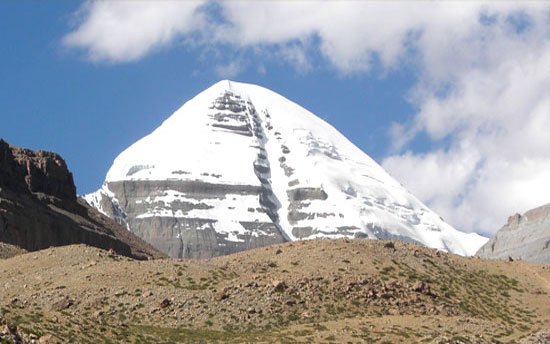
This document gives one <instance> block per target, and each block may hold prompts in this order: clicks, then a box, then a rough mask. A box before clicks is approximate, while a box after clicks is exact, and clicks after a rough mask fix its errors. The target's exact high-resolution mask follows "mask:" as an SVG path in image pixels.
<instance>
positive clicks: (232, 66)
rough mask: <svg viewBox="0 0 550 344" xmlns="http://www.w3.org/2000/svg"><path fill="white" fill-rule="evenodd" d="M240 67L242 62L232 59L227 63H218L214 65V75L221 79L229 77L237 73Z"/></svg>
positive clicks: (240, 69)
mask: <svg viewBox="0 0 550 344" xmlns="http://www.w3.org/2000/svg"><path fill="white" fill-rule="evenodd" d="M242 69H243V66H242V62H241V61H238V60H233V61H231V62H229V63H227V64H219V65H216V66H215V67H214V71H215V72H216V75H217V76H218V77H219V78H221V79H230V78H232V77H234V76H236V75H238V74H239V73H240V72H241V71H242Z"/></svg>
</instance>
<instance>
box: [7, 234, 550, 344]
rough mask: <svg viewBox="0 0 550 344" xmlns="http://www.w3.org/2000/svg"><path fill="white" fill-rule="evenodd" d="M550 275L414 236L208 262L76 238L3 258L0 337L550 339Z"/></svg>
mask: <svg viewBox="0 0 550 344" xmlns="http://www.w3.org/2000/svg"><path fill="white" fill-rule="evenodd" d="M548 281H550V268H549V267H548V266H544V265H535V264H529V263H526V262H504V261H488V260H482V259H479V258H463V257H459V256H455V255H451V254H445V253H441V252H437V251H434V250H431V249H427V248H422V247H418V246H415V245H412V244H405V243H401V242H383V241H370V240H338V241H305V242H294V243H286V244H281V245H276V246H272V247H268V248H260V249H255V250H251V251H246V252H241V253H238V254H234V255H231V256H225V257H219V258H215V259H211V260H202V261H198V260H154V261H135V260H132V259H129V258H125V257H121V256H118V255H114V254H112V253H109V252H106V251H102V250H99V249H96V248H91V247H87V246H83V245H78V246H67V247H59V248H52V249H47V250H44V251H39V252H31V253H27V254H24V255H19V256H16V257H13V258H10V259H6V260H0V289H1V290H2V293H0V318H1V319H3V320H1V319H0V338H4V339H6V338H14V336H16V335H17V336H19V337H20V338H21V340H22V341H23V342H24V341H30V340H31V339H32V338H34V339H35V341H37V342H38V340H39V339H40V338H43V341H46V339H47V340H48V341H46V342H55V341H56V340H59V342H78V343H97V342H105V343H107V342H111V343H197V342H199V343H200V342H207V343H210V342H230V343H240V342H248V343H256V342H258V343H261V342H263V343H271V342H277V343H296V342H302V343H310V342H323V343H331V342H333V343H342V342H343V343H365V342H367V343H368V342H371V343H382V342H386V343H513V342H525V343H537V342H541V343H544V341H545V340H546V339H545V338H547V335H548V333H547V332H545V331H547V330H548V329H549V328H550V311H549V310H550V297H549V293H550V290H549V289H548V285H547V282H548ZM2 321H3V324H4V325H2ZM2 326H3V327H2ZM2 333H3V334H2ZM2 336H4V337H2ZM10 336H11V337H10ZM46 336H47V337H46ZM541 338H542V339H541ZM6 340H8V339H6Z"/></svg>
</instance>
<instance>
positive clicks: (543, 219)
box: [477, 204, 550, 263]
mask: <svg viewBox="0 0 550 344" xmlns="http://www.w3.org/2000/svg"><path fill="white" fill-rule="evenodd" d="M477 255H478V256H480V257H482V258H492V259H508V258H512V259H523V260H527V261H531V262H538V263H550V204H546V205H543V206H541V207H538V208H535V209H532V210H529V211H528V212H526V213H525V214H523V215H520V214H515V215H513V216H510V217H509V218H508V222H507V223H506V225H504V226H503V227H502V228H501V229H500V230H499V231H498V232H497V233H496V234H495V236H494V237H492V238H491V239H490V240H489V241H488V242H487V243H486V244H485V245H483V246H482V247H481V248H480V250H479V251H478V252H477Z"/></svg>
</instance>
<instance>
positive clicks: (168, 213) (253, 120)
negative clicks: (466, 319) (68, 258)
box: [86, 80, 487, 255]
mask: <svg viewBox="0 0 550 344" xmlns="http://www.w3.org/2000/svg"><path fill="white" fill-rule="evenodd" d="M128 181H134V182H136V183H141V184H143V185H151V183H157V182H158V181H170V183H172V184H171V185H177V187H163V189H162V190H161V191H159V189H158V187H157V188H156V189H155V190H156V191H155V192H152V193H149V194H148V195H143V194H142V195H141V196H139V197H138V196H135V195H133V196H132V197H128V195H125V196H124V197H123V198H124V199H127V200H126V202H125V203H126V204H127V205H128V203H131V202H134V203H133V206H132V207H130V208H132V209H133V210H132V209H129V211H130V213H131V214H129V211H128V209H124V206H123V205H121V204H120V202H119V198H120V195H118V194H116V192H115V193H113V191H112V190H111V189H112V188H114V185H120V183H121V182H122V183H124V182H128ZM157 184H158V183H157ZM157 184H155V185H157ZM124 185H127V183H126V184H124ZM197 185H200V186H197ZM111 186H113V187H111ZM199 189H200V190H203V189H204V190H218V189H219V190H221V189H223V190H224V192H222V193H220V192H214V195H215V196H212V195H213V194H207V193H205V192H203V191H200V192H199V191H197V190H199ZM228 190H229V191H228ZM231 190H232V191H231ZM120 192H122V191H120ZM120 192H119V193H120ZM124 192H126V191H124ZM199 194H200V195H202V196H197V195H199ZM142 196H143V197H142ZM145 196H146V197H145ZM138 198H139V199H138ZM86 199H87V200H88V202H89V203H91V204H92V205H93V206H95V207H97V208H98V209H100V210H101V211H103V212H105V213H108V214H111V215H112V216H113V211H112V209H110V210H108V209H104V207H105V204H106V203H105V202H104V201H103V202H102V200H105V199H109V200H112V202H111V203H108V204H109V207H115V208H117V209H118V210H117V212H118V215H117V212H115V215H114V216H118V217H119V220H121V221H127V219H126V217H130V218H133V219H138V218H139V219H144V218H151V217H155V218H156V217H159V218H166V217H172V218H186V219H191V218H192V219H208V220H209V222H208V226H210V227H209V228H213V229H214V230H215V231H216V232H217V233H222V234H223V235H224V237H225V238H226V240H227V241H242V240H244V239H243V235H249V236H254V235H262V234H264V235H268V233H262V231H261V230H260V229H258V228H254V229H251V228H250V226H248V228H247V226H245V225H243V223H249V222H250V223H253V222H260V223H272V224H273V225H275V227H276V228H277V230H278V231H280V232H281V235H282V236H283V237H284V238H285V239H286V240H296V239H313V238H339V237H369V238H372V239H376V238H378V239H388V238H393V239H401V240H406V241H413V242H418V243H421V244H424V245H426V246H429V247H432V248H438V249H441V250H447V251H451V252H454V253H457V254H461V255H473V254H474V253H475V252H476V251H477V250H478V249H479V247H481V246H482V245H483V244H484V243H485V242H486V241H487V238H484V237H482V236H479V235H478V234H474V233H470V234H466V233H463V232H460V231H457V230H456V229H454V228H452V227H451V226H450V225H448V224H447V223H445V222H444V221H443V220H442V219H441V218H440V217H439V216H438V215H437V214H435V213H434V212H433V211H431V210H430V209H428V208H427V207H426V206H425V205H424V204H422V202H420V201H419V200H418V199H417V198H415V197H414V196H413V195H412V194H411V193H409V192H408V191H407V190H406V189H405V188H404V187H403V186H402V185H401V184H400V183H398V182H397V181H396V180H395V179H393V178H392V177H391V176H390V175H389V174H388V173H387V172H386V171H385V170H384V169H383V168H382V167H381V166H380V165H378V164H377V163H376V162H375V161H374V160H373V159H371V158H370V157H369V156H368V155H367V154H365V153H364V152H362V151H361V150H360V149H359V148H357V147H356V146H355V145H353V144H352V143H351V142H350V141H349V140H347V139H346V138H345V137H344V136H343V135H342V134H340V133H339V132H338V131H337V130H336V129H335V128H333V127H332V126H331V125H329V124H328V123H326V122H325V121H323V120H321V119H320V118H318V117H317V116H315V115H314V114H312V113H311V112H309V111H307V110H306V109H304V108H302V107H300V106H299V105H297V104H295V103H293V102H291V101H289V100H288V99H286V98H284V97H282V96H280V95H278V94H277V93H275V92H273V91H270V90H268V89H266V88H263V87H260V86H255V85H251V84H244V83H237V82H233V81H227V80H225V81H220V82H218V83H216V84H215V85H213V86H211V87H210V88H208V89H207V90H205V91H203V92H202V93H200V94H199V95H197V96H196V97H194V98H193V99H191V100H190V101H188V102H187V103H185V104H184V105H183V106H182V107H181V108H180V109H178V110H177V111H176V112H175V113H174V114H173V115H172V116H170V117H169V118H168V119H167V120H166V121H165V122H164V123H163V124H162V125H161V126H160V127H158V128H157V129H156V130H154V131H153V132H152V133H151V134H149V135H147V136H146V137H144V138H142V139H141V140H139V141H137V142H136V143H134V144H133V145H131V146H130V147H129V148H128V149H126V150H125V151H123V152H122V153H121V154H120V155H119V156H118V157H117V158H116V159H115V161H114V163H113V165H112V167H111V168H110V170H109V172H108V173H107V177H106V180H105V183H104V185H103V186H102V188H101V189H100V190H98V191H97V192H96V193H94V194H90V195H87V196H86ZM132 200H133V201H132ZM182 204H184V205H186V206H185V207H183V206H182ZM135 209H140V210H139V211H138V212H136V211H135ZM121 214H122V215H121ZM127 223H128V222H127ZM129 227H130V229H131V230H133V228H132V225H131V224H130V225H129ZM184 227H185V226H182V229H181V231H180V232H177V231H176V234H175V235H176V236H179V237H181V236H183V235H184V233H183V231H185V230H186V228H187V227H185V228H184Z"/></svg>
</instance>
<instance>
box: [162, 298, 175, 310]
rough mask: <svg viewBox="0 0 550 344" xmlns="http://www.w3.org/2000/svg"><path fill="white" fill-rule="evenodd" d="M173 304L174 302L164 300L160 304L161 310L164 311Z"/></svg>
mask: <svg viewBox="0 0 550 344" xmlns="http://www.w3.org/2000/svg"><path fill="white" fill-rule="evenodd" d="M171 304H172V301H170V300H168V299H164V300H162V301H161V302H160V308H161V309H164V308H166V307H168V306H170V305H171Z"/></svg>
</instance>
